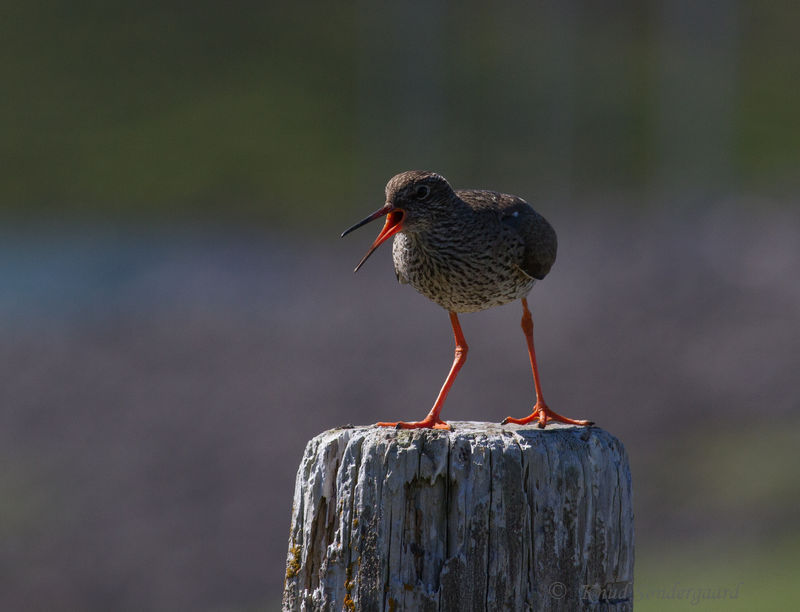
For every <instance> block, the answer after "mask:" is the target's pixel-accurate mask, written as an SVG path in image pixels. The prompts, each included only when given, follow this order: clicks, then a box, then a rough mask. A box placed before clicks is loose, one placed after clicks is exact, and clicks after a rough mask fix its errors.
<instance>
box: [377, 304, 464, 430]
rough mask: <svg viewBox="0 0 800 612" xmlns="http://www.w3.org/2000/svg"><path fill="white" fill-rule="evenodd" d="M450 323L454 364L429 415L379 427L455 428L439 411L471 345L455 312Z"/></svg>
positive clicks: (383, 424)
mask: <svg viewBox="0 0 800 612" xmlns="http://www.w3.org/2000/svg"><path fill="white" fill-rule="evenodd" d="M450 323H451V324H452V325H453V334H454V335H455V337H456V352H455V357H454V359H453V365H452V367H451V368H450V373H449V374H448V375H447V378H446V379H445V381H444V384H443V385H442V390H441V391H439V396H438V397H437V398H436V402H434V404H433V408H431V411H430V412H429V413H428V416H426V417H425V418H424V419H422V420H421V421H411V422H405V421H399V422H393V423H377V425H378V426H379V427H396V428H397V429H420V428H433V429H447V430H452V429H453V428H452V427H451V426H450V425H448V424H447V423H445V422H444V421H442V420H441V419H440V418H439V413H440V412H441V411H442V406H444V400H445V399H446V398H447V393H448V392H449V391H450V387H452V386H453V382H454V381H455V379H456V376H458V371H459V370H460V369H461V366H463V365H464V362H465V361H466V360H467V351H468V350H469V347H468V346H467V341H466V340H465V339H464V332H462V331H461V324H460V323H459V322H458V315H456V313H454V312H451V313H450Z"/></svg>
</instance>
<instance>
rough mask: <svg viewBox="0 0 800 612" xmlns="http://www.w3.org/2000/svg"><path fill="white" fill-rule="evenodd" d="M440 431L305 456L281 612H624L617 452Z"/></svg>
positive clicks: (329, 441)
mask: <svg viewBox="0 0 800 612" xmlns="http://www.w3.org/2000/svg"><path fill="white" fill-rule="evenodd" d="M451 424H452V425H453V426H454V427H455V431H453V432H446V431H435V430H400V431H397V430H393V429H384V428H378V427H355V428H350V429H334V430H331V431H327V432H324V433H322V434H320V435H318V436H317V437H316V438H314V439H313V440H311V441H310V442H309V443H308V446H307V447H306V451H305V454H304V456H303V460H302V463H301V464H300V468H299V470H298V472H297V484H296V487H295V493H294V507H293V509H292V524H291V533H290V536H289V554H288V558H287V565H286V581H285V585H284V593H283V608H284V610H304V611H305V610H309V611H310V610H315V611H316V610H331V611H339V610H365V611H373V610H374V611H387V612H389V611H395V610H397V611H400V610H436V611H446V610H452V611H453V612H470V611H478V610H481V611H483V610H485V611H495V610H514V611H516V610H575V609H583V608H591V609H602V610H631V609H632V608H633V603H632V602H633V508H632V502H631V476H630V469H629V466H628V458H627V455H626V453H625V449H624V447H623V446H622V444H621V443H620V442H619V440H617V439H616V438H614V437H613V436H611V435H610V434H609V433H607V432H605V431H603V430H602V429H599V428H596V427H592V428H579V427H572V426H562V425H560V424H550V425H548V427H547V429H546V430H540V429H538V428H536V427H530V426H528V427H519V426H515V425H505V426H500V425H496V424H491V423H473V422H458V421H456V422H452V423H451Z"/></svg>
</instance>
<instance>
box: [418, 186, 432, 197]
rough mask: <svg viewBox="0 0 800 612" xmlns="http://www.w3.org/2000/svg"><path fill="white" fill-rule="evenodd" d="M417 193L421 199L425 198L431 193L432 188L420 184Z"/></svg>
mask: <svg viewBox="0 0 800 612" xmlns="http://www.w3.org/2000/svg"><path fill="white" fill-rule="evenodd" d="M415 193H416V195H417V198H419V199H420V200H424V199H425V198H427V197H428V196H429V195H431V188H430V187H428V186H427V185H420V186H419V187H417V190H416V192H415Z"/></svg>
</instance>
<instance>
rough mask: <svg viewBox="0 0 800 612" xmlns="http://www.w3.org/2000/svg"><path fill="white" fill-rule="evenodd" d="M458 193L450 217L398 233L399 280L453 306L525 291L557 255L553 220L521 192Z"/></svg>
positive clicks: (475, 305) (472, 306)
mask: <svg viewBox="0 0 800 612" xmlns="http://www.w3.org/2000/svg"><path fill="white" fill-rule="evenodd" d="M456 195H457V196H458V202H456V203H454V206H453V209H452V211H451V213H450V214H448V216H447V217H446V218H442V219H439V220H438V221H437V223H435V224H433V225H432V226H431V227H430V228H428V229H426V230H425V231H420V232H401V233H400V234H398V235H397V236H396V237H395V241H394V246H393V259H394V265H395V272H396V273H397V277H398V280H400V282H405V283H409V284H410V285H411V286H413V287H414V288H415V289H417V291H419V292H420V293H422V294H423V295H425V296H427V297H428V298H430V299H431V300H433V301H435V302H437V303H438V304H440V305H441V306H442V307H444V308H446V309H448V310H451V311H454V312H474V311H478V310H484V309H486V308H489V307H491V306H497V305H500V304H506V303H508V302H511V301H513V300H516V299H519V298H521V297H525V296H526V295H527V294H528V292H529V291H530V290H531V287H533V284H534V281H535V279H542V278H544V277H545V275H546V274H547V273H548V271H549V270H550V268H551V266H552V265H553V262H554V261H555V256H556V248H557V241H556V234H555V231H554V230H553V228H552V226H551V225H550V224H549V223H548V222H547V221H546V220H545V219H544V217H542V216H541V215H540V214H538V213H537V212H536V211H535V210H534V209H533V208H532V207H531V206H530V205H529V204H528V203H527V202H525V201H524V200H522V199H521V198H518V197H516V196H512V195H507V194H501V193H497V192H493V191H480V190H469V189H465V190H459V191H456Z"/></svg>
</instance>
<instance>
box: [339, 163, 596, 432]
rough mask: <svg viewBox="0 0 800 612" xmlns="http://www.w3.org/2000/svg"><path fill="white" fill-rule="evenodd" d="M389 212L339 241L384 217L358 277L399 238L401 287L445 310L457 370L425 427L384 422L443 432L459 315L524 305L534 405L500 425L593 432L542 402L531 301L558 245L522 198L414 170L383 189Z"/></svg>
mask: <svg viewBox="0 0 800 612" xmlns="http://www.w3.org/2000/svg"><path fill="white" fill-rule="evenodd" d="M385 192H386V201H385V204H384V206H382V207H381V208H379V209H378V210H377V211H375V212H374V213H372V214H371V215H369V216H367V217H366V218H364V219H362V220H361V221H359V222H358V223H356V224H355V225H353V226H352V227H350V228H348V229H347V230H345V231H344V232H342V237H344V236H347V235H348V234H349V233H351V232H353V231H354V230H357V229H358V228H360V227H362V226H364V225H366V224H367V223H370V222H371V221H375V220H377V219H380V218H381V217H385V218H386V219H385V222H384V226H383V229H382V230H381V231H380V233H379V234H378V236H377V238H375V240H374V242H373V243H372V245H371V246H370V247H369V250H368V251H367V253H366V254H365V255H364V257H362V258H361V261H359V262H358V265H357V266H356V267H355V270H354V272H358V270H359V269H360V268H361V266H363V265H364V263H365V262H366V261H367V259H369V257H370V255H372V254H373V253H374V252H375V250H376V249H377V248H378V247H379V246H380V245H381V244H383V243H384V242H386V241H387V240H389V238H392V237H394V241H393V245H392V260H393V263H394V270H395V274H396V276H397V280H398V281H399V282H400V283H402V284H408V285H411V286H412V287H413V288H414V289H416V290H417V291H418V292H419V293H421V294H422V295H424V296H425V297H427V298H429V299H430V300H432V301H433V302H435V303H437V304H438V305H439V306H441V307H442V308H444V309H446V310H447V311H448V313H449V316H450V324H451V325H452V327H453V335H454V337H455V355H454V358H453V365H452V366H451V368H450V371H449V373H448V374H447V378H446V379H445V381H444V384H443V385H442V388H441V390H440V392H439V395H438V396H437V398H436V401H435V402H434V404H433V407H432V408H431V410H430V412H429V413H428V415H427V416H426V417H425V418H423V419H422V420H421V421H392V422H379V423H377V425H378V426H380V427H394V428H397V429H418V428H431V429H446V430H452V427H451V426H450V424H449V423H447V422H445V421H443V420H442V418H441V411H442V407H443V406H444V402H445V399H446V398H447V394H448V392H449V391H450V388H451V387H452V386H453V382H454V381H455V379H456V376H458V372H459V371H460V370H461V368H462V366H463V365H464V362H465V361H466V359H467V352H468V351H469V347H468V346H467V341H466V339H465V338H464V333H463V331H462V330H461V323H460V321H459V318H458V315H459V314H462V313H470V312H478V311H481V310H485V309H487V308H491V307H492V306H499V305H502V304H507V303H509V302H513V301H515V300H521V301H522V331H523V333H524V334H525V339H526V342H527V345H528V355H529V358H530V364H531V369H532V371H533V383H534V390H535V393H536V403H535V404H534V406H533V410H532V412H531V413H530V414H529V415H528V416H526V417H523V418H513V417H507V418H505V419H504V420H503V421H502V424H504V425H505V424H507V423H515V424H518V425H526V424H528V423H531V422H533V421H535V422H536V424H537V425H538V427H540V428H544V427H546V425H547V424H548V423H549V422H551V421H558V422H561V423H567V424H571V425H579V426H591V425H594V423H593V422H592V421H588V420H578V419H570V418H567V417H564V416H561V415H560V414H558V413H556V412H554V411H553V410H552V409H551V408H550V407H549V406H548V405H547V404H546V403H545V401H544V398H543V396H542V387H541V381H540V379H539V368H538V366H537V363H536V351H535V349H534V344H533V318H532V315H531V312H530V309H529V307H528V300H527V296H528V293H529V292H530V290H531V288H532V287H533V286H534V284H535V282H536V281H537V280H542V279H543V278H544V277H545V276H546V275H547V273H548V272H549V271H550V268H551V267H552V266H553V263H554V262H555V258H556V250H557V245H558V241H557V238H556V233H555V230H554V229H553V227H552V226H551V225H550V223H548V222H547V220H546V219H545V218H544V217H543V216H542V215H540V214H539V213H538V212H536V211H535V210H534V209H533V207H532V206H531V205H530V204H528V203H527V202H526V201H525V200H523V199H522V198H519V197H517V196H514V195H508V194H504V193H499V192H496V191H487V190H477V189H459V190H454V189H453V188H452V187H451V186H450V183H448V182H447V180H446V179H445V178H444V177H443V176H441V175H440V174H437V173H436V172H429V171H420V170H410V171H407V172H402V173H400V174H397V175H396V176H394V177H392V178H391V179H390V180H389V182H388V183H387V184H386V190H385Z"/></svg>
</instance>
